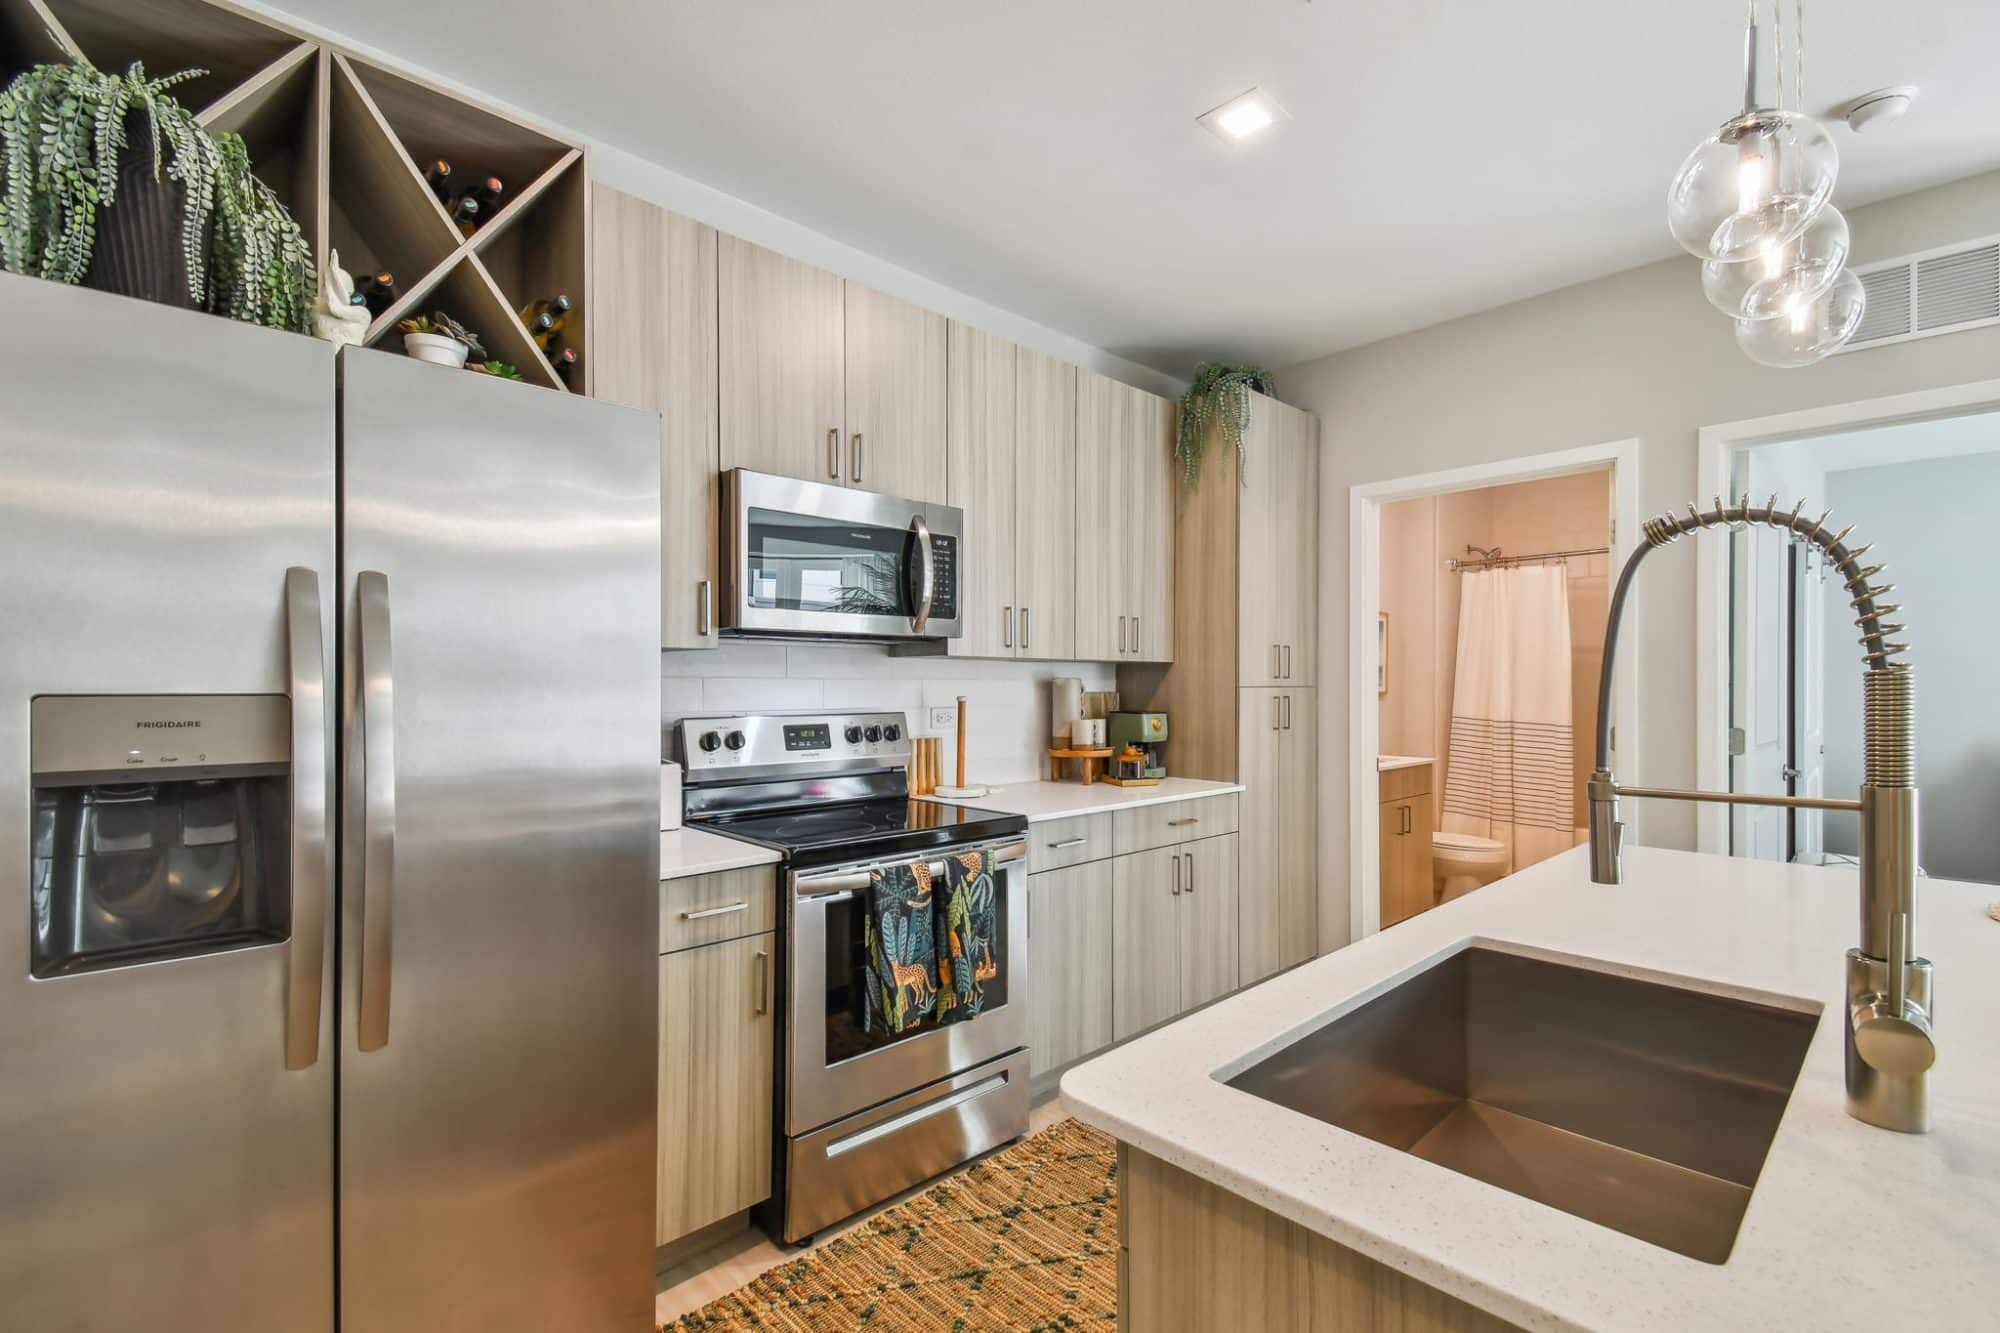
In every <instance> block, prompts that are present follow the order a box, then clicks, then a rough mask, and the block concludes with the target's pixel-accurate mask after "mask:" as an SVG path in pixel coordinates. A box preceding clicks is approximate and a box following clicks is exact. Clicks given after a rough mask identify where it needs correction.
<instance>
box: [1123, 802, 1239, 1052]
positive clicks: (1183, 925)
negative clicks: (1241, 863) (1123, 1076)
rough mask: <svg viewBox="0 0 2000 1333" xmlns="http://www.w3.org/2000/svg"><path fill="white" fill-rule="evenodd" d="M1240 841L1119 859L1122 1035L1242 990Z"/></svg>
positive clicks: (1206, 842) (1231, 837)
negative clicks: (1239, 968)
mask: <svg viewBox="0 0 2000 1333" xmlns="http://www.w3.org/2000/svg"><path fill="white" fill-rule="evenodd" d="M1237 841H1238V839H1237V836H1236V835H1235V834H1233V833H1232V834H1228V835H1226V836H1224V837H1220V838H1203V839H1200V840H1198V841H1196V842H1192V843H1182V844H1176V845H1174V846H1170V847H1160V848H1156V849H1154V850H1152V851H1148V852H1137V853H1134V854H1132V855H1129V856H1120V857H1118V858H1116V859H1115V860H1114V861H1113V863H1112V865H1113V872H1112V909H1111V915H1112V952H1111V977H1112V980H1111V1019H1112V1035H1113V1036H1114V1037H1115V1038H1116V1039H1117V1040H1120V1041H1123V1040H1124V1039H1125V1038H1127V1037H1129V1036H1132V1035H1133V1034H1134V1033H1137V1032H1143V1031H1144V1030H1145V1029H1147V1028H1149V1027H1152V1026H1154V1025H1155V1024H1157V1023H1164V1022H1166V1021H1167V1020H1168V1019H1170V1018H1172V1017H1174V1016H1175V1015H1177V1014H1181V1013H1185V1012H1186V1011H1187V1010H1189V1009H1192V1008H1194V1007H1195V1006H1196V1005H1200V1004H1206V1003H1207V1002H1208V1001H1210V1000H1213V999H1215V998H1216V997H1217V996H1220V995H1225V994H1227V993H1228V992H1230V991H1232V990H1234V989H1235V988H1236V977H1237V965H1236V935H1237V911H1238V908H1237V896H1236V895H1237V859H1236V858H1237ZM1190 886H1192V887H1190Z"/></svg>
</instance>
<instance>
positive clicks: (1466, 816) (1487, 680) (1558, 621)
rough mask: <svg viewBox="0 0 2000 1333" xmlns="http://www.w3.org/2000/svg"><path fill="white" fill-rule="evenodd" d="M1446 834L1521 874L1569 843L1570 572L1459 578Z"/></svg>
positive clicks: (1548, 568)
mask: <svg viewBox="0 0 2000 1333" xmlns="http://www.w3.org/2000/svg"><path fill="white" fill-rule="evenodd" d="M1459 579H1460V583H1459V609H1458V654H1457V662H1458V666H1457V675H1456V677H1455V679H1454V680H1453V682H1452V697H1451V749H1450V751H1449V753H1448V755H1447V757H1446V763H1445V789H1444V827H1445V829H1446V830H1447V831H1449V832H1453V833H1472V834H1477V835H1478V836H1480V837H1484V838H1493V839H1495V840H1497V841H1499V842H1500V843H1502V844H1504V845H1505V846H1506V847H1507V849H1508V855H1509V858H1510V861H1509V866H1508V869H1509V870H1510V872H1511V871H1514V870H1520V869H1522V868H1523V867H1525V866H1530V865H1533V864H1534V863H1535V862H1537V861H1539V860H1541V859H1543V858H1544V857H1547V856H1553V855H1555V853H1557V852H1559V851H1562V850H1563V849H1565V848H1567V847H1569V846H1571V845H1573V844H1574V842H1575V840H1576V838H1575V807H1574V797H1573V794H1572V792H1571V785H1572V783H1573V782H1574V780H1575V778H1574V773H1573V770H1572V767H1571V765H1572V762H1573V754H1574V739H1573V737H1572V733H1571V723H1570V696H1569V688H1570V640H1569V573H1568V571H1567V570H1566V569H1564V567H1563V566H1562V565H1560V564H1553V565H1516V566H1513V567H1510V568H1502V569H1480V570H1470V571H1467V572H1466V573H1464V574H1461V575H1460V576H1459Z"/></svg>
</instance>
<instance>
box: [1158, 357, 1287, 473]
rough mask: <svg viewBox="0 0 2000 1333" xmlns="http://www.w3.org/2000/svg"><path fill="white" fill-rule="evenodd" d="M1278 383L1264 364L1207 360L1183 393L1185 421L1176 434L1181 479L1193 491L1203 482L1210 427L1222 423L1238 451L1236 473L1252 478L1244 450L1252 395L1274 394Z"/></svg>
mask: <svg viewBox="0 0 2000 1333" xmlns="http://www.w3.org/2000/svg"><path fill="white" fill-rule="evenodd" d="M1274 383H1275V381H1274V379H1273V377H1272V375H1271V372H1270V371H1268V370H1265V369H1264V368H1263V367H1262V366H1224V365H1219V364H1217V363H1216V362H1213V361H1204V362H1202V363H1201V365H1200V367H1199V368H1197V369H1196V370H1195V372H1194V383H1192V384H1190V385H1188V390H1187V392H1186V393H1184V394H1182V395H1181V423H1180V429H1179V432H1178V433H1177V434H1176V435H1175V437H1174V457H1175V458H1177V459H1179V460H1180V465H1181V481H1182V482H1183V483H1184V484H1185V485H1186V487H1187V489H1188V490H1190V491H1192V490H1193V489H1194V488H1195V487H1196V486H1198V485H1200V483H1201V458H1202V454H1203V453H1204V452H1206V450H1207V448H1208V428H1209V426H1210V425H1212V424H1215V423H1218V422H1219V423H1221V426H1222V438H1223V439H1224V440H1225V441H1226V442H1227V443H1228V444H1229V445H1230V446H1231V447H1232V448H1234V449H1235V450H1236V474H1237V476H1238V477H1239V478H1242V479H1245V480H1247V479H1248V475H1249V460H1248V458H1246V457H1245V455H1244V452H1243V432H1244V431H1246V430H1248V429H1249V428H1250V395H1251V394H1252V393H1270V392H1272V387H1273V384H1274Z"/></svg>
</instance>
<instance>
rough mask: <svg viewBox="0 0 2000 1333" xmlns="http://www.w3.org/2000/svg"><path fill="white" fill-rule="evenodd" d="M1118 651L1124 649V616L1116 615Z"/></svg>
mask: <svg viewBox="0 0 2000 1333" xmlns="http://www.w3.org/2000/svg"><path fill="white" fill-rule="evenodd" d="M1118 651H1119V652H1121V653H1122V652H1124V651H1125V617H1123V616H1120V617H1118Z"/></svg>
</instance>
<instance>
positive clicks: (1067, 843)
mask: <svg viewBox="0 0 2000 1333" xmlns="http://www.w3.org/2000/svg"><path fill="white" fill-rule="evenodd" d="M1089 841H1090V839H1088V838H1064V839H1063V840H1062V841H1061V842H1052V843H1050V844H1049V850H1050V851H1052V852H1065V851H1068V850H1069V849H1070V848H1072V847H1081V846H1083V844H1085V843H1086V842H1089Z"/></svg>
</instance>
